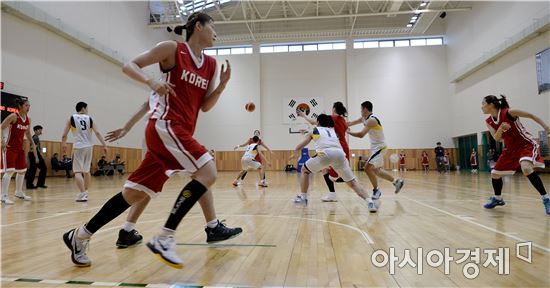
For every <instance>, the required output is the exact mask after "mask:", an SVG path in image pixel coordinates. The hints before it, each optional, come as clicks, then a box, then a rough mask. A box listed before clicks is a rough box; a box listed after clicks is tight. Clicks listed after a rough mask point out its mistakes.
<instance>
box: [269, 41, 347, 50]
mask: <svg viewBox="0 0 550 288" xmlns="http://www.w3.org/2000/svg"><path fill="white" fill-rule="evenodd" d="M345 49H346V42H321V43H303V44H299V43H292V44H288V45H283V44H271V45H262V46H260V53H284V52H304V51H305V52H307V51H328V50H345Z"/></svg>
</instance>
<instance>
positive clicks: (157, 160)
mask: <svg viewBox="0 0 550 288" xmlns="http://www.w3.org/2000/svg"><path fill="white" fill-rule="evenodd" d="M145 141H146V142H147V153H146V154H145V157H144V158H143V160H142V161H141V164H140V165H139V167H138V168H137V169H136V171H134V172H133V173H132V174H131V175H130V177H128V180H127V181H126V183H125V184H124V187H126V188H131V189H135V190H139V191H143V192H145V193H147V194H149V196H151V197H155V196H156V195H157V193H159V192H161V191H162V186H164V183H165V182H166V180H168V178H169V177H170V176H172V175H173V174H174V173H178V172H185V173H189V174H193V173H195V172H197V170H199V169H200V168H201V167H202V166H204V165H205V164H206V163H208V161H210V160H212V159H213V158H212V155H210V153H208V149H206V148H205V147H204V146H202V145H201V144H200V143H199V142H197V140H195V139H193V136H191V135H190V134H189V132H187V129H185V128H184V127H183V126H181V125H177V124H176V125H174V124H171V123H170V121H166V120H155V119H153V120H149V122H148V123H147V128H146V129H145Z"/></svg>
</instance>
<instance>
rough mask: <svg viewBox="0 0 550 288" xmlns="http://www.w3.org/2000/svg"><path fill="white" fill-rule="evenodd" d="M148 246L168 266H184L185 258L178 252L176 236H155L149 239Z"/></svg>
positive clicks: (179, 267) (178, 267)
mask: <svg viewBox="0 0 550 288" xmlns="http://www.w3.org/2000/svg"><path fill="white" fill-rule="evenodd" d="M147 247H148V248H149V250H151V252H153V253H155V254H156V255H157V256H159V258H160V260H162V262H164V263H165V264H167V265H168V266H170V267H173V268H177V269H181V268H183V260H181V258H180V257H179V256H178V254H176V240H175V239H174V236H167V237H163V236H155V237H153V239H151V240H149V242H148V243H147Z"/></svg>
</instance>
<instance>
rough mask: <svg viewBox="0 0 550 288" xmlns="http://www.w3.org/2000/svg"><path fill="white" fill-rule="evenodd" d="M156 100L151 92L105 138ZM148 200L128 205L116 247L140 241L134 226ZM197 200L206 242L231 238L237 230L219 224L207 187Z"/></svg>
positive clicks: (118, 135) (118, 133) (128, 125)
mask: <svg viewBox="0 0 550 288" xmlns="http://www.w3.org/2000/svg"><path fill="white" fill-rule="evenodd" d="M157 101H158V95H157V94H156V93H155V92H153V93H151V95H150V97H149V101H148V102H145V103H143V105H141V106H140V109H139V110H138V111H137V112H136V113H135V114H134V115H133V116H132V117H131V118H130V120H128V122H126V124H125V125H124V127H123V128H120V129H117V130H114V131H111V132H109V133H107V136H105V140H106V141H109V142H113V141H116V140H118V139H120V138H122V137H124V136H125V135H126V133H128V132H129V131H130V130H131V129H132V127H134V125H135V124H136V123H137V122H138V121H139V120H140V119H142V118H143V117H144V116H145V115H146V114H148V113H147V112H152V111H153V110H154V108H155V104H154V103H156V102H157ZM150 116H151V115H150V114H149V117H150ZM144 150H145V151H146V150H147V146H146V145H145V147H144ZM209 153H210V154H211V155H212V157H214V153H213V150H211V151H209ZM150 200H151V198H150V197H146V198H145V199H143V200H142V201H140V202H138V203H136V204H134V205H132V206H131V207H130V211H129V212H128V217H127V218H126V222H125V223H124V225H123V226H122V228H121V229H120V230H119V232H118V239H117V241H116V246H117V247H118V248H128V247H131V246H134V245H136V244H139V243H141V241H142V239H143V236H141V235H140V234H139V232H138V231H137V230H136V229H135V227H136V223H137V220H138V218H139V216H140V215H141V213H142V212H143V210H144V209H145V207H147V204H149V201H150ZM198 202H199V204H200V206H201V209H202V213H203V215H204V218H205V220H206V227H207V229H205V232H206V242H207V243H214V242H220V241H224V240H227V239H230V238H232V237H233V236H234V234H233V233H236V232H237V231H238V230H234V229H229V228H227V227H225V226H224V225H223V224H219V223H220V221H219V220H218V218H217V216H216V210H215V208H214V196H213V194H212V190H210V189H209V190H208V191H206V193H204V195H203V196H202V197H201V198H200V199H199V201H198Z"/></svg>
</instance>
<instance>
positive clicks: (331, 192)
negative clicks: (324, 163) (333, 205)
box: [321, 168, 338, 202]
mask: <svg viewBox="0 0 550 288" xmlns="http://www.w3.org/2000/svg"><path fill="white" fill-rule="evenodd" d="M331 169H332V168H329V169H325V170H323V178H324V179H325V183H326V184H327V188H328V192H327V193H326V194H325V195H324V196H323V197H321V201H323V202H338V198H336V190H335V189H334V182H333V181H332V180H331V179H330V174H331V171H330V170H331ZM334 174H336V175H338V174H337V173H336V171H334Z"/></svg>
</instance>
